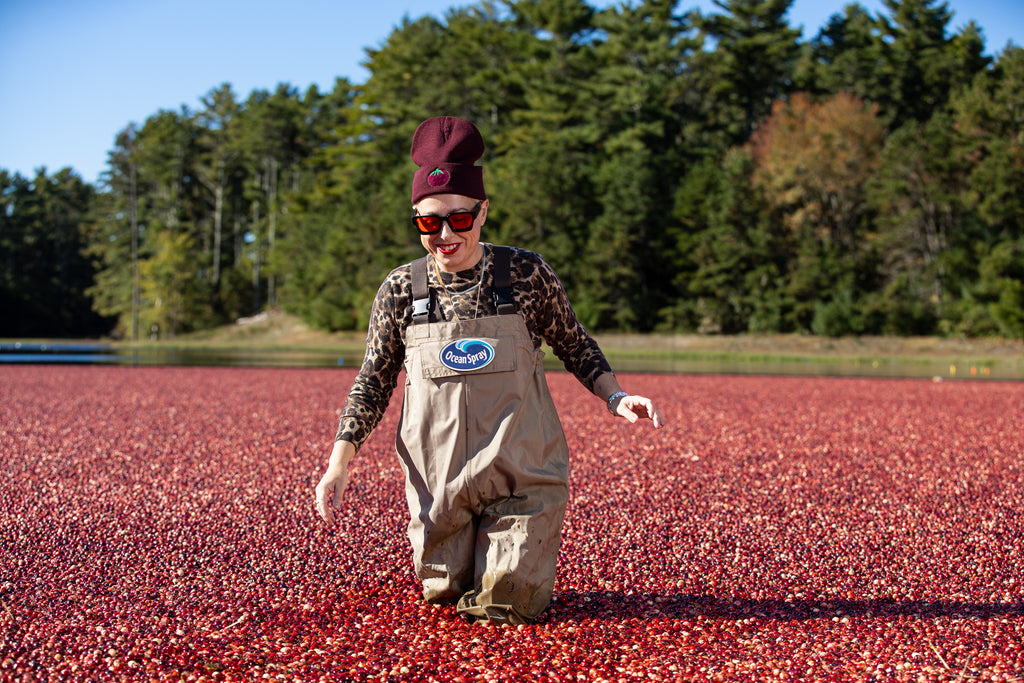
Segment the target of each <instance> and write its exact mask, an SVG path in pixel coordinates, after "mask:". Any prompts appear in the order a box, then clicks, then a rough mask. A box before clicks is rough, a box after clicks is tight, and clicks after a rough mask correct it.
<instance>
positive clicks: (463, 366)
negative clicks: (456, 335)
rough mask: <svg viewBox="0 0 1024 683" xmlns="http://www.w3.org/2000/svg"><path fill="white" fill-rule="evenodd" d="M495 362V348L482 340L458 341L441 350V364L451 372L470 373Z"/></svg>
mask: <svg viewBox="0 0 1024 683" xmlns="http://www.w3.org/2000/svg"><path fill="white" fill-rule="evenodd" d="M492 360H494V347H493V346H491V345H490V344H488V343H487V342H485V341H483V340H482V339H458V340H456V341H453V342H452V343H451V344H448V345H447V346H445V347H444V348H443V349H441V363H442V364H443V365H444V366H445V367H446V368H449V369H451V370H456V371H458V372H469V371H471V370H479V369H480V368H483V367H486V366H487V365H489V364H490V362H491V361H492Z"/></svg>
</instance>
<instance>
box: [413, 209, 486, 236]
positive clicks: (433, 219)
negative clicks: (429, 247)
mask: <svg viewBox="0 0 1024 683" xmlns="http://www.w3.org/2000/svg"><path fill="white" fill-rule="evenodd" d="M482 205H483V202H477V203H476V206H474V207H473V208H472V209H470V210H469V211H453V212H452V213H450V214H448V215H447V216H417V215H415V214H414V215H413V217H412V222H413V223H415V224H416V229H417V230H419V231H420V234H421V235H436V234H437V233H439V232H441V228H442V227H444V224H445V221H447V222H448V226H449V227H451V229H452V230H453V231H454V232H467V231H469V230H472V229H473V223H475V222H476V217H477V214H479V213H480V207H481V206H482Z"/></svg>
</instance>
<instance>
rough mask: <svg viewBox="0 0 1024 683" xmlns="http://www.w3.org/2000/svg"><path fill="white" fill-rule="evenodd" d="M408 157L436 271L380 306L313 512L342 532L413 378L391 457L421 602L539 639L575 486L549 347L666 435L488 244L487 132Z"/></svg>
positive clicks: (446, 122) (427, 141)
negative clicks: (373, 435)
mask: <svg viewBox="0 0 1024 683" xmlns="http://www.w3.org/2000/svg"><path fill="white" fill-rule="evenodd" d="M411 152H412V158H413V161H415V162H416V164H417V165H418V166H419V170H418V171H416V173H415V175H414V176H413V182H412V204H413V223H414V225H415V227H416V229H417V231H418V233H419V236H420V242H421V243H422V245H423V248H424V249H426V251H427V256H425V257H423V258H421V259H418V260H416V261H414V262H412V263H411V264H406V265H404V266H401V267H399V268H396V269H395V270H394V271H392V272H391V273H390V274H389V275H388V277H387V278H386V279H385V281H384V283H383V284H382V285H381V287H380V289H379V290H378V292H377V296H376V299H375V300H374V303H373V310H372V314H371V318H370V326H369V332H368V334H367V350H366V356H365V358H364V361H363V365H362V368H361V369H360V372H359V375H358V377H357V378H356V380H355V382H354V383H353V386H352V388H351V390H350V392H349V395H348V400H347V402H346V404H345V409H344V411H343V412H342V416H341V424H340V426H339V429H338V434H337V437H336V440H335V442H334V449H333V450H332V452H331V455H330V459H329V461H328V465H327V469H326V471H325V472H324V475H323V477H322V478H321V480H320V483H319V484H318V485H317V487H316V507H317V511H318V512H319V514H320V516H321V517H322V518H323V519H324V521H325V522H327V523H333V522H334V518H335V516H334V506H337V505H339V504H340V501H341V497H342V493H343V492H344V490H345V487H346V485H347V483H348V464H349V462H351V460H352V458H353V457H354V456H355V454H356V451H357V449H358V448H359V446H360V445H362V443H363V442H364V441H365V440H366V438H367V436H368V435H369V433H370V431H371V430H372V429H373V428H374V427H375V426H376V425H377V423H378V422H379V421H380V418H381V416H382V415H383V412H384V410H385V409H386V408H387V405H388V401H389V399H390V397H391V393H392V391H393V390H394V388H395V386H396V384H397V381H398V376H399V372H400V370H402V369H403V367H404V369H405V371H406V385H405V400H404V402H403V406H402V417H401V423H400V426H399V430H398V435H397V438H396V444H395V445H396V449H397V451H398V454H399V457H400V460H401V464H402V468H403V471H404V472H405V475H406V495H407V499H408V503H409V511H410V517H411V521H410V523H409V539H410V541H411V543H412V546H413V559H414V564H415V569H416V574H417V576H418V578H419V579H420V581H421V583H422V585H423V596H424V599H426V600H427V601H428V602H433V603H449V604H456V605H457V610H458V611H459V612H460V613H462V614H463V615H464V616H466V617H467V618H469V619H470V620H490V621H496V622H501V623H512V624H520V623H529V622H531V621H533V620H534V619H536V618H537V617H538V616H539V615H540V614H541V613H542V612H543V611H544V609H545V608H546V607H547V605H548V603H549V602H550V600H551V595H552V591H553V588H554V581H555V560H556V558H557V555H558V546H559V542H560V533H561V528H562V520H563V517H564V513H565V504H566V499H567V481H568V474H567V470H568V456H569V453H568V447H567V446H566V442H565V436H564V434H563V433H562V428H561V424H560V423H559V421H558V416H557V414H556V413H555V408H554V405H553V404H552V401H551V396H550V394H549V392H548V387H547V382H546V380H545V378H544V370H543V367H542V363H541V360H542V357H543V352H542V351H541V344H542V343H543V342H545V341H546V342H547V343H548V344H549V345H550V346H551V348H552V350H553V351H554V352H555V354H556V355H557V356H558V357H559V358H560V359H561V360H562V361H563V363H564V364H565V366H566V368H567V369H568V370H569V371H570V372H572V373H573V374H574V375H575V376H576V377H577V379H579V381H580V382H581V383H582V384H583V385H584V386H585V387H586V388H587V389H589V390H590V391H592V392H593V393H594V394H596V395H597V396H598V397H600V398H601V400H603V401H605V403H606V405H607V407H608V410H609V411H610V412H611V413H612V414H613V415H616V416H620V417H623V418H625V419H627V420H629V421H630V422H636V421H637V420H638V419H641V418H647V419H650V420H652V422H653V424H654V426H655V427H661V426H663V424H664V421H663V419H662V417H661V414H660V413H659V412H658V410H657V409H656V408H655V407H654V405H653V403H652V402H651V401H650V400H649V399H647V398H644V397H642V396H631V395H628V394H626V392H624V391H622V389H621V387H620V386H619V383H618V381H617V380H616V378H615V375H614V374H613V373H612V371H611V368H610V367H609V365H608V362H607V360H606V359H605V357H604V354H603V353H602V352H601V349H600V348H599V347H598V345H597V343H596V342H595V341H594V339H593V338H592V337H591V336H590V335H589V334H588V333H587V332H586V330H584V328H583V326H582V325H580V323H579V322H578V321H577V320H576V316H575V314H574V313H573V311H572V307H571V306H570V304H569V301H568V298H567V297H566V294H565V290H564V289H563V288H562V285H561V282H560V281H559V280H558V277H557V276H556V275H555V273H554V271H552V270H551V268H550V267H549V266H548V265H547V263H545V262H544V260H543V259H542V258H541V257H540V256H538V255H537V254H535V253H532V252H529V251H526V250H522V249H514V248H510V247H496V246H494V245H490V244H485V243H481V242H480V232H481V228H482V227H483V225H484V224H485V223H486V221H487V209H488V206H489V203H488V201H487V194H486V192H485V191H484V183H483V169H482V168H481V167H479V166H476V165H475V163H476V161H477V160H478V159H479V158H480V157H481V156H482V155H483V152H484V143H483V139H482V138H481V136H480V133H479V131H477V129H476V127H475V126H473V124H471V123H470V122H468V121H465V120H463V119H459V118H454V117H439V118H434V119H428V120H427V121H424V122H423V123H421V124H420V126H419V127H418V128H417V130H416V133H415V135H414V136H413V141H412V150H411Z"/></svg>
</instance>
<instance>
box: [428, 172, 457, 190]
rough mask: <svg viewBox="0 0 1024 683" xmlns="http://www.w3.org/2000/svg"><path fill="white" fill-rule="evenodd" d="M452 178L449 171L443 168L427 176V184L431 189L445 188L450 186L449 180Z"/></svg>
mask: <svg viewBox="0 0 1024 683" xmlns="http://www.w3.org/2000/svg"><path fill="white" fill-rule="evenodd" d="M450 178H451V176H450V175H448V171H446V170H444V169H443V168H435V169H434V170H433V171H431V172H430V175H428V176H427V184H428V185H430V186H431V187H443V186H445V185H447V184H448V180H449V179H450Z"/></svg>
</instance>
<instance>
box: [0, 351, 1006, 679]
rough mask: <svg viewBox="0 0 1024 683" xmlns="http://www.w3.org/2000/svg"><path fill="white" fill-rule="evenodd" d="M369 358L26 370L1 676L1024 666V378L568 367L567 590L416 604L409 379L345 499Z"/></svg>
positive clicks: (752, 674)
mask: <svg viewBox="0 0 1024 683" xmlns="http://www.w3.org/2000/svg"><path fill="white" fill-rule="evenodd" d="M353 377H354V370H349V369H255V368H194V367H193V368H189V367H177V368H171V367H109V366H106V367H104V366H61V365H42V366H13V367H3V366H0V390H2V396H3V401H2V402H0V455H2V460H0V462H2V467H3V475H4V476H3V483H2V484H0V680H2V681H21V680H27V681H64V680H69V681H103V680H139V681H179V680H195V681H198V680H225V681H250V680H252V681H262V680H273V681H277V680H286V681H318V680H325V681H348V680H355V681H363V680H365V681H404V680H410V681H458V680H496V681H601V680H606V681H631V680H699V681H703V680H737V681H739V680H743V681H748V680H834V681H862V680H892V681H919V680H938V681H949V680H975V679H980V680H994V681H1000V680H1002V681H1021V680H1024V551H1022V549H1021V547H1022V545H1024V540H1022V539H1024V383H1019V382H995V381H983V380H980V379H979V380H976V381H972V380H962V381H961V380H957V381H944V382H935V381H930V380H907V379H853V378H819V377H771V376H746V377H744V376H729V377H724V376H716V375H699V376H698V375H692V376H691V375H657V374H625V375H621V376H620V380H621V381H622V383H623V385H624V386H625V387H626V388H627V390H632V391H635V392H637V393H644V394H647V395H649V396H651V397H652V398H654V399H655V400H656V401H657V403H658V404H659V406H660V407H661V409H662V412H663V413H664V415H665V417H666V419H667V420H668V422H669V425H668V426H667V427H666V428H665V429H663V430H659V431H655V430H653V429H651V428H650V426H649V425H637V426H631V425H629V424H627V423H626V422H625V421H622V420H615V419H613V418H611V417H610V416H609V415H608V414H607V413H606V412H605V410H604V408H603V406H602V405H601V403H600V401H598V400H597V399H596V398H594V397H592V396H590V395H589V394H587V393H586V392H585V391H584V390H583V389H582V388H581V387H580V386H579V385H578V384H576V382H575V380H574V379H572V378H571V377H570V376H568V375H566V374H565V373H550V374H549V384H550V386H551V390H552V394H553V395H554V398H555V402H556V404H557V405H558V408H559V412H560V414H561V416H562V421H563V425H564V427H565V431H566V435H567V437H568V440H569V444H570V447H571V449H572V452H573V460H572V470H571V475H570V476H571V494H570V504H569V511H568V514H567V519H566V525H565V528H564V531H563V534H562V548H561V552H560V555H559V569H558V580H557V584H556V586H555V597H554V600H553V602H552V604H551V607H550V609H549V610H548V611H547V612H546V613H545V614H544V615H543V617H542V618H541V620H540V622H539V623H537V624H534V625H530V626H521V627H499V626H492V625H472V624H468V623H465V622H463V621H462V620H461V619H459V618H458V617H457V615H456V614H455V612H454V610H453V609H452V608H449V607H431V606H427V605H425V604H423V603H422V602H421V600H420V599H419V591H418V584H417V582H416V580H415V578H414V577H413V574H412V561H411V556H410V550H409V546H408V541H407V539H406V537H405V526H406V521H407V515H408V513H407V510H406V504H405V499H404V494H403V481H402V476H401V471H400V469H399V466H398V462H397V458H396V457H395V455H394V452H393V449H392V439H393V435H394V430H395V426H396V421H397V412H398V411H397V403H398V402H399V401H400V400H401V396H400V390H399V392H396V396H395V397H394V399H393V405H392V407H391V409H390V410H389V411H388V413H387V415H386V417H385V419H384V421H383V423H382V424H381V425H380V427H378V429H377V431H376V432H375V433H374V435H373V436H372V437H371V439H370V441H369V442H368V443H367V444H366V446H365V447H364V448H363V450H362V451H361V452H360V455H359V456H358V458H357V460H356V461H355V462H354V464H353V467H352V470H351V474H352V477H351V485H350V488H349V490H348V492H347V494H346V499H345V501H344V504H343V507H342V510H341V513H340V520H339V523H338V524H337V525H336V527H335V528H327V527H326V526H325V525H323V524H322V523H321V522H320V521H319V520H318V518H316V516H315V513H314V510H313V487H314V486H315V484H316V482H317V480H318V479H319V476H320V473H321V470H322V468H323V466H324V464H325V462H326V457H327V454H328V451H329V448H330V441H331V439H332V438H333V435H334V429H335V427H336V424H337V419H338V415H339V411H340V408H341V406H342V405H343V402H344V395H345V393H346V392H347V390H348V387H349V385H350V383H351V381H352V378H353Z"/></svg>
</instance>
